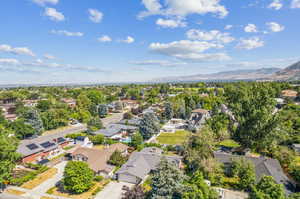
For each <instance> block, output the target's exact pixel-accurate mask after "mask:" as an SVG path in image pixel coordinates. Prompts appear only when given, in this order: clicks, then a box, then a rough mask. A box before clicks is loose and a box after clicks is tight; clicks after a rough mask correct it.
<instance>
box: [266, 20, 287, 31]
mask: <svg viewBox="0 0 300 199" xmlns="http://www.w3.org/2000/svg"><path fill="white" fill-rule="evenodd" d="M266 24H267V26H268V27H269V29H270V31H272V32H281V31H283V30H284V28H285V27H284V26H282V25H280V24H278V23H276V22H269V23H266Z"/></svg>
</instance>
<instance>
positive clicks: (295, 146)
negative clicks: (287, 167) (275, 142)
mask: <svg viewBox="0 0 300 199" xmlns="http://www.w3.org/2000/svg"><path fill="white" fill-rule="evenodd" d="M292 148H293V149H294V151H295V152H297V153H300V144H293V145H292Z"/></svg>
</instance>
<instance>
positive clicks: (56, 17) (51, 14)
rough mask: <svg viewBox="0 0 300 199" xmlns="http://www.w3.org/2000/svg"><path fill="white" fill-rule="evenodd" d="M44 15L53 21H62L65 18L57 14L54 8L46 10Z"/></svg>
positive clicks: (61, 14)
mask: <svg viewBox="0 0 300 199" xmlns="http://www.w3.org/2000/svg"><path fill="white" fill-rule="evenodd" d="M44 15H45V16H47V17H49V18H50V19H51V20H53V21H64V20H65V16H64V15H63V13H61V12H58V11H57V10H56V9H55V8H46V9H45V12H44Z"/></svg>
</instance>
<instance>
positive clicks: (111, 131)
mask: <svg viewBox="0 0 300 199" xmlns="http://www.w3.org/2000/svg"><path fill="white" fill-rule="evenodd" d="M137 129H138V127H137V126H131V125H123V124H110V125H108V126H107V127H106V128H105V129H100V130H99V131H96V132H93V133H92V134H94V135H98V134H102V135H104V136H105V137H107V138H110V139H113V140H118V141H124V140H126V139H127V138H128V137H129V136H130V135H132V134H133V133H134V132H136V130H137Z"/></svg>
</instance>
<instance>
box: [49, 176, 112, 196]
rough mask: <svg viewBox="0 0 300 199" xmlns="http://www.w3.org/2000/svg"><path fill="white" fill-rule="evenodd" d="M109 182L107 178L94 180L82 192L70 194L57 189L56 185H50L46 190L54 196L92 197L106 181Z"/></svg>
mask: <svg viewBox="0 0 300 199" xmlns="http://www.w3.org/2000/svg"><path fill="white" fill-rule="evenodd" d="M109 182H110V180H109V179H104V180H102V181H101V182H95V183H94V186H93V187H92V188H91V189H90V190H88V191H86V192H84V193H82V194H72V193H67V192H62V191H60V190H59V188H58V187H52V188H51V189H49V190H48V191H47V194H50V195H54V196H61V197H66V198H72V199H83V198H92V197H93V196H95V195H96V194H97V193H98V192H100V191H101V190H102V189H103V188H104V187H105V186H106V185H107V184H108V183H109Z"/></svg>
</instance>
